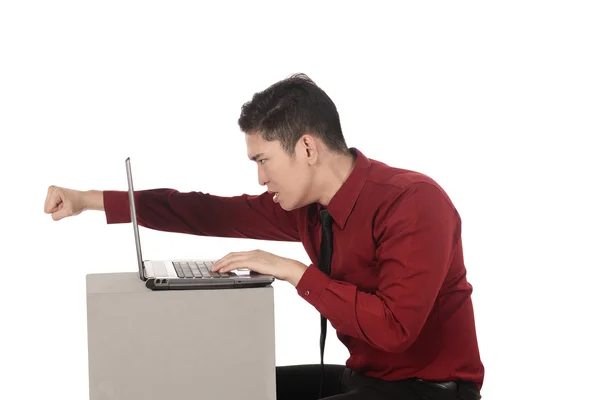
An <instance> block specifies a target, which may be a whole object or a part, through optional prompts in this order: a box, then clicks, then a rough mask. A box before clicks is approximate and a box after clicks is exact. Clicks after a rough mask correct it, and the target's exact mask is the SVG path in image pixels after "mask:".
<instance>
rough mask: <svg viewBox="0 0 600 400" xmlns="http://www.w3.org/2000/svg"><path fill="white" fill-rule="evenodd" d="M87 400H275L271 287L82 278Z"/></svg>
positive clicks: (129, 276) (117, 276) (130, 276)
mask: <svg viewBox="0 0 600 400" xmlns="http://www.w3.org/2000/svg"><path fill="white" fill-rule="evenodd" d="M87 324H88V357H89V390H90V400H105V399H106V400H108V399H110V400H121V399H123V400H138V399H139V400H154V399H156V400H158V399H160V400H192V399H193V400H201V399H210V400H238V399H240V400H275V327H274V303H273V288H272V287H271V286H268V287H263V288H248V289H218V290H178V291H151V290H149V289H147V288H146V287H145V286H144V283H143V282H142V281H141V280H140V279H139V277H138V275H137V273H110V274H91V275H88V276H87Z"/></svg>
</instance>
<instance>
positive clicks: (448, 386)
mask: <svg viewBox="0 0 600 400" xmlns="http://www.w3.org/2000/svg"><path fill="white" fill-rule="evenodd" d="M416 381H417V382H421V383H424V384H426V385H429V386H435V387H438V388H440V389H444V390H450V391H453V392H455V391H456V390H457V389H458V385H457V383H456V382H455V381H426V380H423V379H419V378H417V379H416Z"/></svg>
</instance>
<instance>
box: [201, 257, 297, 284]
mask: <svg viewBox="0 0 600 400" xmlns="http://www.w3.org/2000/svg"><path fill="white" fill-rule="evenodd" d="M242 268H247V269H249V270H250V271H254V272H257V273H259V274H265V275H273V276H274V277H275V278H277V279H280V280H284V281H288V282H290V283H291V284H292V285H294V286H296V285H297V284H298V281H299V280H300V278H301V277H302V275H303V274H304V271H306V268H307V266H306V265H304V264H302V263H301V262H299V261H296V260H292V259H289V258H284V257H279V256H276V255H275V254H272V253H268V252H266V251H262V250H252V251H242V252H236V253H229V254H227V255H226V256H225V257H223V258H221V259H220V260H218V261H217V262H216V263H215V264H214V265H213V267H212V271H215V272H216V271H218V272H229V271H232V270H236V269H242Z"/></svg>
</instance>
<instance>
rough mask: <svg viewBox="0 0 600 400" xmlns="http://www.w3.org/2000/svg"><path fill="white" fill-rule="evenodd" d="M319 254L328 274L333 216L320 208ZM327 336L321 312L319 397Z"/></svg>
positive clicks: (331, 246) (324, 320)
mask: <svg viewBox="0 0 600 400" xmlns="http://www.w3.org/2000/svg"><path fill="white" fill-rule="evenodd" d="M320 214H321V215H320V217H321V226H322V227H321V254H320V256H319V269H320V270H321V271H323V272H324V273H325V274H327V275H329V272H330V271H331V255H332V254H333V233H332V231H331V224H332V222H333V218H332V217H331V214H329V211H327V210H326V209H323V210H321V213H320ZM326 336H327V319H325V317H324V316H323V315H322V314H321V385H320V388H319V398H321V397H322V395H323V380H324V376H325V364H324V363H323V355H324V353H325V337H326Z"/></svg>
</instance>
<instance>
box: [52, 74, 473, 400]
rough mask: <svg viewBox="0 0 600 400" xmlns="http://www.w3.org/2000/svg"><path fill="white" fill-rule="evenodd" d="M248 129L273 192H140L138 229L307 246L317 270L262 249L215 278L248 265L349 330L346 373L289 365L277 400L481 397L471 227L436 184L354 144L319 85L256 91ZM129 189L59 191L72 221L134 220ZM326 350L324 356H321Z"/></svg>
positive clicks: (344, 337) (59, 210) (296, 78)
mask: <svg viewBox="0 0 600 400" xmlns="http://www.w3.org/2000/svg"><path fill="white" fill-rule="evenodd" d="M238 122H239V126H240V128H241V130H242V131H243V132H244V133H245V138H246V145H247V150H248V157H249V158H250V159H251V160H252V161H254V162H256V164H257V167H258V179H259V183H260V184H261V185H265V186H266V187H267V189H268V191H266V192H265V193H263V194H261V195H254V196H251V195H246V194H244V195H240V196H235V197H219V196H215V195H209V194H205V193H202V192H191V193H181V192H178V191H176V190H174V189H154V190H143V191H136V193H135V198H136V204H137V205H138V213H139V216H138V221H139V224H140V225H142V226H145V227H147V228H150V229H157V230H162V231H169V232H179V233H188V234H194V235H205V236H219V237H237V238H254V239H265V240H281V241H301V242H302V244H303V245H304V247H305V249H306V251H307V253H308V255H309V257H310V260H311V264H310V265H308V266H307V265H303V264H302V263H300V262H298V261H295V260H290V259H287V258H282V257H279V256H277V255H274V254H270V253H266V252H263V251H250V252H240V253H231V254H228V255H226V256H225V257H223V258H222V259H221V260H219V261H218V262H217V263H216V265H215V267H214V270H219V271H231V270H233V269H237V268H241V267H245V268H248V269H250V270H253V271H256V272H259V273H264V274H272V275H274V276H275V277H276V278H277V279H280V280H285V281H288V282H290V283H291V284H292V285H294V286H295V288H296V290H297V293H298V295H299V296H300V297H301V298H302V299H304V301H307V302H309V303H310V304H311V305H313V306H314V307H315V308H316V310H317V311H319V313H320V314H321V316H322V320H321V323H322V335H321V342H322V343H323V342H324V339H325V331H324V328H325V327H326V324H325V321H326V320H325V319H327V320H329V321H330V322H331V325H332V326H333V328H335V329H336V331H337V335H338V338H339V339H340V341H341V342H342V343H343V344H344V345H346V346H347V348H348V350H349V353H350V357H349V359H348V360H347V362H346V365H345V366H341V365H325V366H323V365H322V364H323V361H322V359H321V364H320V365H299V366H285V367H277V380H276V382H277V398H278V399H279V400H292V399H298V400H300V399H303V400H309V399H317V398H328V399H382V400H383V399H465V400H467V399H468V400H470V399H479V398H480V394H479V390H480V388H481V386H482V383H483V375H484V368H483V365H482V363H481V361H480V356H479V349H478V343H477V337H476V330H475V323H474V315H473V307H472V303H471V297H470V296H471V291H472V287H471V285H470V284H469V283H468V281H467V279H466V271H465V266H464V263H463V253H462V241H461V220H460V217H459V214H458V212H457V210H456V209H455V208H454V206H453V204H452V202H451V201H450V199H449V197H448V196H447V194H446V193H445V192H444V191H443V189H442V188H441V187H440V186H439V185H438V184H437V183H436V182H435V181H434V180H432V179H431V178H429V177H427V176H425V175H423V174H420V173H417V172H413V171H408V170H403V169H398V168H393V167H390V166H388V165H386V164H384V163H382V162H379V161H375V160H371V159H369V158H367V157H366V156H365V155H363V154H362V153H361V152H360V151H359V150H357V149H355V148H351V149H349V148H347V146H346V143H345V139H344V137H343V135H342V129H341V126H340V120H339V116H338V113H337V109H336V107H335V105H334V103H333V102H332V100H331V99H330V98H329V97H328V96H327V94H326V93H325V92H324V91H323V90H321V89H320V88H319V87H318V86H317V85H316V84H315V83H314V82H313V81H312V80H310V79H309V78H308V77H307V76H306V75H303V74H298V75H293V76H291V77H289V78H287V79H285V80H282V81H280V82H277V83H275V84H274V85H272V86H270V87H269V88H267V89H266V90H264V91H263V92H259V93H256V94H255V95H254V97H253V98H252V101H250V102H248V103H246V104H244V105H243V107H242V112H241V115H240V118H239V121H238ZM128 201H129V200H128V197H127V192H124V191H85V192H82V191H76V190H71V189H66V188H58V187H54V186H51V187H50V188H49V191H48V196H47V198H46V203H45V212H46V213H51V214H52V218H53V219H55V220H60V219H62V218H64V217H67V216H71V215H77V214H79V213H80V212H82V211H83V210H88V209H92V210H104V211H105V212H106V219H107V223H125V222H129V221H130V215H129V203H128ZM322 352H323V348H321V357H322V354H323V353H322Z"/></svg>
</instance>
